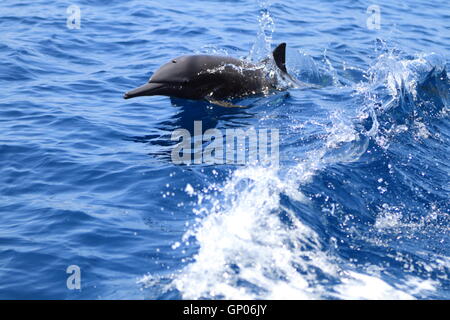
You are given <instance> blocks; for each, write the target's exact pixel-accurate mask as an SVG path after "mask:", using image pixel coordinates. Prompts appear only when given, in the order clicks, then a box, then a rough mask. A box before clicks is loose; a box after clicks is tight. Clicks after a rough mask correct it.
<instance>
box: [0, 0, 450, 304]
mask: <svg viewBox="0 0 450 320" xmlns="http://www.w3.org/2000/svg"><path fill="white" fill-rule="evenodd" d="M71 5H72V7H70V9H68V8H69V6H71ZM77 10H79V11H77ZM78 13H79V15H77V14H78ZM449 21H450V4H449V3H448V1H435V2H433V3H431V2H429V1H425V0H411V1H407V2H404V1H385V0H376V1H355V0H352V1H350V0H342V1H331V0H327V1H325V0H321V1H310V0H306V1H294V0H284V1H275V0H273V1H256V0H242V1H238V0H236V1H233V0H227V1H218V0H216V1H214V0H208V1H207V0H203V1H200V0H194V1H181V0H167V1H163V2H161V1H138V0H132V1H126V2H125V1H104V0H96V1H85V0H74V1H73V2H70V1H54V2H49V1H40V0H38V1H28V2H25V1H18V0H4V1H2V2H1V3H0V40H1V41H0V55H1V57H2V62H1V63H0V85H1V88H2V94H1V95H0V129H1V132H0V164H1V166H0V298H1V299H449V298H450V279H449V277H450V244H449V240H450V232H449V231H450V219H449V217H450V203H449V193H450V179H449V175H450V163H449V154H450V122H449V101H450V98H449V95H450V81H449V78H448V75H447V70H449V66H450V64H449V61H450V52H449V50H450V46H449V45H450V22H449ZM281 42H286V43H287V44H288V53H287V55H288V57H287V66H288V70H289V72H290V73H291V74H292V75H293V76H295V77H296V78H298V79H299V80H301V81H303V82H306V83H309V84H313V85H314V86H313V87H301V88H291V89H289V90H286V91H282V92H278V93H276V94H271V95H268V96H265V97H251V98H247V99H245V100H244V101H241V102H240V103H242V104H245V105H246V106H247V108H239V109H234V108H222V107H218V106H214V105H211V104H208V103H204V102H198V101H197V102H196V101H188V100H173V99H172V100H171V99H170V98H168V97H140V98H136V99H132V100H126V101H125V100H123V99H122V95H123V93H124V92H125V91H128V90H130V89H132V88H134V87H137V86H139V85H141V84H143V83H144V82H145V81H147V79H148V78H149V76H151V74H152V72H154V71H155V70H156V69H157V68H158V66H160V65H161V64H163V63H165V62H167V61H168V60H169V59H172V58H174V57H177V56H180V55H183V54H195V53H208V54H221V55H230V56H235V57H240V58H246V59H251V60H254V61H257V60H259V59H262V58H264V57H266V56H268V54H269V52H270V48H274V47H275V45H276V44H278V43H281ZM196 120H197V121H202V124H203V130H206V129H211V128H217V129H220V130H225V129H230V128H240V129H245V130H247V129H249V128H256V129H264V128H269V129H277V130H279V158H280V159H279V160H280V161H279V165H278V166H268V165H265V164H264V163H247V164H215V165H211V164H205V163H203V164H192V165H177V164H174V163H173V162H172V161H171V157H170V154H171V150H172V148H173V141H171V139H170V138H171V134H172V132H173V131H174V130H176V129H183V128H185V129H188V130H191V129H192V127H193V124H194V121H196ZM69 266H76V267H75V268H77V267H78V268H79V270H80V273H79V274H76V275H77V276H78V275H79V277H78V278H77V279H79V285H80V287H79V289H78V287H76V286H75V288H74V287H71V286H70V284H71V283H72V284H73V283H75V282H71V281H72V280H73V279H74V278H70V277H71V276H73V275H75V274H72V272H71V271H70V269H69V272H68V267H69ZM68 284H69V285H68Z"/></svg>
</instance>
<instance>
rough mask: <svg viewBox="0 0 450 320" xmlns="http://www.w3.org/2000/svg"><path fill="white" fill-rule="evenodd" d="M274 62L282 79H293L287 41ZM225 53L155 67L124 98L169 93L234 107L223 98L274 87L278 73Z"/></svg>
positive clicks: (176, 60)
mask: <svg viewBox="0 0 450 320" xmlns="http://www.w3.org/2000/svg"><path fill="white" fill-rule="evenodd" d="M272 56H273V61H274V62H275V65H276V66H277V68H278V69H279V71H280V73H279V74H280V76H281V77H282V78H284V79H286V78H287V79H289V80H292V81H294V79H293V78H292V77H291V76H290V75H289V74H288V73H287V70H286V43H282V44H280V45H278V46H277V47H276V49H275V50H274V51H273V53H272ZM268 60H269V59H265V60H263V62H262V63H261V64H253V63H250V62H248V61H245V60H239V59H235V58H232V57H226V56H211V55H188V56H181V57H178V58H175V59H173V60H171V61H170V62H168V63H166V64H165V65H163V66H162V67H161V68H159V70H157V71H156V72H155V73H154V74H153V76H152V77H151V78H150V80H149V81H148V83H146V84H144V85H143V86H141V87H139V88H136V89H134V90H131V91H128V92H127V93H125V95H124V98H125V99H130V98H134V97H139V96H156V95H162V96H169V97H175V98H181V99H191V100H202V99H205V100H208V101H210V102H212V103H214V104H218V105H221V106H225V107H233V106H234V105H232V104H230V103H229V102H226V101H223V100H224V99H234V98H242V97H246V96H250V95H257V94H267V93H269V92H270V91H273V90H277V88H278V83H279V76H277V74H276V73H275V72H268V71H267V68H265V67H264V65H265V64H266V63H267V62H268Z"/></svg>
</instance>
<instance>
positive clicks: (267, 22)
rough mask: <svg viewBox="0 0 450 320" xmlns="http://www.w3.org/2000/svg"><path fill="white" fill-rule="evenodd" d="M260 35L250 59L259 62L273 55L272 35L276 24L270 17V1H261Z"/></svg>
mask: <svg viewBox="0 0 450 320" xmlns="http://www.w3.org/2000/svg"><path fill="white" fill-rule="evenodd" d="M258 4H259V8H260V10H259V18H258V22H259V23H258V26H259V29H258V34H257V36H256V41H255V43H254V44H253V47H252V49H251V50H250V54H249V56H248V59H249V60H250V61H253V62H258V61H261V60H263V59H264V58H266V57H268V56H270V54H271V53H272V35H273V33H274V32H275V22H274V21H273V18H272V16H271V15H270V11H269V10H270V0H259V1H258Z"/></svg>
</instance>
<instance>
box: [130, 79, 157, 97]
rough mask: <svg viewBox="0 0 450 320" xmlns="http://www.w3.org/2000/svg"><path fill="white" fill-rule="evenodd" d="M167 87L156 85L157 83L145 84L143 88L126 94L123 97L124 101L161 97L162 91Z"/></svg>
mask: <svg viewBox="0 0 450 320" xmlns="http://www.w3.org/2000/svg"><path fill="white" fill-rule="evenodd" d="M164 87H165V85H164V84H163V83H155V82H148V83H146V84H144V85H143V86H142V87H139V88H136V89H133V90H131V91H128V92H126V93H125V94H124V95H123V98H124V99H130V98H134V97H140V96H155V95H159V94H160V93H161V89H163V88H164Z"/></svg>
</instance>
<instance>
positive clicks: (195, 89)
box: [124, 56, 207, 99]
mask: <svg viewBox="0 0 450 320" xmlns="http://www.w3.org/2000/svg"><path fill="white" fill-rule="evenodd" d="M203 69H204V68H203V65H202V59H201V56H182V57H178V58H175V59H173V60H171V61H169V62H168V63H166V64H164V65H163V66H161V68H159V69H158V70H157V71H156V72H155V73H154V74H153V76H152V77H151V78H150V80H149V81H148V82H147V83H146V84H144V85H143V86H141V87H139V88H136V89H133V90H131V91H128V92H126V93H125V95H124V99H130V98H134V97H140V96H158V95H162V96H171V97H178V98H191V99H193V98H196V97H197V96H198V98H200V97H201V96H202V95H203V94H204V90H206V89H207V88H206V87H204V86H202V83H200V82H199V80H200V78H201V77H202V70H203ZM203 83H207V81H206V82H204V81H203Z"/></svg>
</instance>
